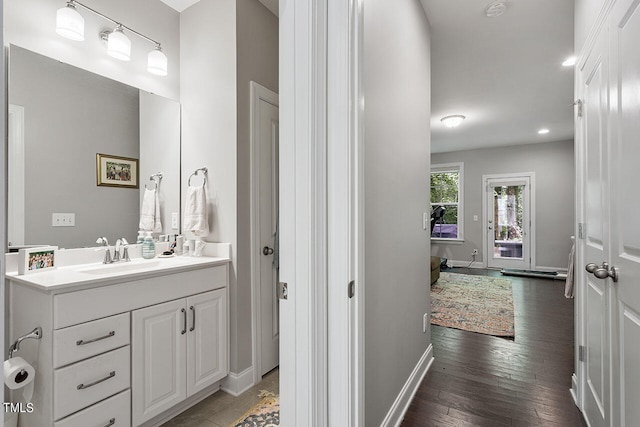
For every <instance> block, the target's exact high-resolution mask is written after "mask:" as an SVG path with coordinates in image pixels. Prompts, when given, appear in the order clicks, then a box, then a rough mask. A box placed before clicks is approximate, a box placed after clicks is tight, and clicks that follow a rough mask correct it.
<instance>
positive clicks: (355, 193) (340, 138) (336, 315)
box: [326, 0, 364, 426]
mask: <svg viewBox="0 0 640 427" xmlns="http://www.w3.org/2000/svg"><path fill="white" fill-rule="evenodd" d="M362 19H363V16H362V2H361V1H354V0H350V1H346V2H345V1H344V0H329V1H328V22H327V24H328V27H329V28H330V30H329V31H328V40H327V43H328V44H327V49H328V51H329V52H331V55H329V58H328V62H327V73H328V83H327V105H328V106H330V107H329V108H328V113H327V129H328V132H327V151H326V155H327V177H326V178H327V237H328V238H327V245H328V246H327V248H328V254H327V267H328V271H327V283H328V292H327V304H328V306H327V309H328V310H327V318H328V330H327V343H328V360H327V362H328V368H327V372H328V385H327V388H328V390H329V391H330V392H329V393H328V407H329V416H328V419H327V423H328V425H329V426H333V425H335V426H364V417H363V414H364V396H363V392H364V386H363V382H364V379H363V371H362V369H361V368H362V367H363V365H364V363H363V359H362V358H363V355H362V350H361V349H362V348H363V347H362V346H363V343H364V336H363V335H364V334H363V333H362V331H361V328H360V327H359V325H361V324H364V321H363V316H364V306H363V304H362V301H363V297H364V291H363V290H364V275H363V274H362V272H363V271H364V269H363V264H364V257H363V256H362V255H363V250H364V244H363V242H362V235H363V224H364V221H362V219H361V218H362V216H363V207H364V199H363V195H364V194H363V193H364V191H363V184H364V179H363V174H362V164H361V161H362V160H363V158H364V156H363V151H362V147H363V146H362V135H363V132H362V125H363V120H362V115H363V111H362V103H361V102H360V100H361V99H362V85H361V75H360V73H361V69H360V61H361V53H362V50H361V49H362V33H361V32H362ZM351 280H355V281H356V285H355V286H356V295H355V296H354V298H352V299H349V298H348V294H347V286H348V284H349V282H350V281H351Z"/></svg>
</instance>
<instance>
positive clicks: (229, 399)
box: [162, 368, 280, 427]
mask: <svg viewBox="0 0 640 427" xmlns="http://www.w3.org/2000/svg"><path fill="white" fill-rule="evenodd" d="M261 390H267V391H270V392H272V393H274V394H279V390H280V374H279V371H278V369H277V368H276V369H274V370H273V371H271V372H269V373H268V374H267V375H265V376H264V377H263V378H262V382H261V383H260V384H258V385H255V386H253V387H252V388H250V389H249V390H247V391H246V392H244V393H243V394H242V395H240V396H238V397H233V396H231V395H230V394H227V393H225V392H224V391H222V390H220V391H218V392H216V393H214V394H213V395H212V396H209V397H208V398H206V399H205V400H203V401H202V402H200V403H198V404H197V405H195V406H192V407H191V408H189V409H187V410H186V411H184V412H183V413H182V414H180V415H178V416H177V417H175V418H174V419H172V420H170V421H168V422H166V423H164V424H163V425H162V427H174V426H188V427H228V426H229V424H231V423H232V422H234V421H235V420H237V419H238V418H239V417H240V416H242V415H243V414H244V413H245V412H247V411H248V410H249V409H250V408H251V407H252V406H253V405H255V404H256V403H258V402H259V401H260V398H259V397H258V394H259V393H260V391H261Z"/></svg>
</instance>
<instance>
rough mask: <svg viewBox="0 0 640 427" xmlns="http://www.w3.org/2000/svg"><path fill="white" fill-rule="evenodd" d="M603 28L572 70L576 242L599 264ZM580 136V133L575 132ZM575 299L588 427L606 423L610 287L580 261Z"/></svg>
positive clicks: (602, 250)
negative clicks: (577, 102) (578, 194)
mask: <svg viewBox="0 0 640 427" xmlns="http://www.w3.org/2000/svg"><path fill="white" fill-rule="evenodd" d="M607 48H608V46H607V31H606V28H604V29H603V30H602V32H601V33H600V36H599V38H598V40H597V41H596V44H595V46H594V48H593V50H592V51H591V53H590V54H589V56H588V57H587V60H586V62H584V63H583V64H581V68H580V69H579V71H578V73H577V78H578V81H579V88H580V91H581V92H582V93H581V94H580V96H581V98H582V100H583V102H584V109H583V114H582V117H578V122H577V123H578V126H577V128H578V135H580V134H581V135H582V140H581V141H580V139H579V141H580V147H581V149H582V160H583V163H582V169H583V170H582V176H581V177H580V182H582V183H583V185H584V188H583V200H582V203H581V205H582V206H583V209H584V211H583V215H584V221H585V224H586V233H585V234H586V235H585V236H584V239H581V240H579V242H580V244H581V246H582V247H581V252H582V254H583V256H582V257H580V260H581V261H582V262H583V263H585V264H586V263H593V264H594V265H598V266H599V265H601V264H602V262H603V261H604V260H607V259H608V257H609V251H608V245H609V227H608V223H609V219H608V212H609V209H608V200H607V199H608V171H607V168H608V163H607V155H608V129H607V127H608V116H609V89H608V88H609V86H608V85H609V82H608V78H609V70H608V67H609V64H608V58H607ZM579 138H580V136H579ZM576 275H577V276H578V277H577V278H579V279H580V280H579V283H582V284H584V286H580V287H579V292H581V293H582V294H581V295H579V301H580V304H581V308H582V311H581V312H582V323H583V327H584V335H583V339H584V346H585V352H584V365H583V369H582V371H581V386H580V387H581V390H582V396H583V404H582V405H583V408H582V410H583V413H584V415H585V417H586V418H587V419H588V421H589V424H590V426H591V427H601V426H608V425H610V416H611V415H610V414H611V402H610V393H609V392H610V387H611V385H610V379H611V371H610V359H611V354H610V348H611V345H610V337H611V335H610V331H611V329H610V327H611V326H610V325H611V320H612V319H611V315H610V309H609V306H610V298H611V296H610V288H609V287H608V283H607V281H605V280H601V279H598V278H596V277H595V275H593V274H590V273H587V271H586V270H585V265H577V266H576Z"/></svg>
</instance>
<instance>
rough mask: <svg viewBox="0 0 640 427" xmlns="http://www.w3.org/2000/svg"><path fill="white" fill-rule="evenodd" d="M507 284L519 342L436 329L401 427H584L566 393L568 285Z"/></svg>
mask: <svg viewBox="0 0 640 427" xmlns="http://www.w3.org/2000/svg"><path fill="white" fill-rule="evenodd" d="M451 271H452V272H456V273H465V274H482V275H492V276H501V274H500V273H499V272H497V271H487V270H478V269H465V268H454V269H452V270H451ZM504 277H508V276H504ZM509 278H510V279H511V281H512V285H513V301H514V308H515V331H516V332H515V335H516V336H515V340H508V339H504V338H497V337H492V336H488V335H482V334H477V333H473V332H466V331H461V330H457V329H450V328H444V327H440V326H432V327H431V331H432V337H433V346H434V356H435V360H434V362H433V366H431V368H430V370H429V372H428V373H427V375H426V376H425V379H424V380H423V382H422V384H421V385H420V387H419V388H418V391H417V393H416V395H415V398H414V400H413V402H412V403H411V405H410V406H409V409H408V410H407V413H406V415H405V418H404V421H403V423H402V426H403V427H414V426H433V427H440V426H492V427H495V426H514V425H517V426H534V425H535V426H561V427H573V426H586V424H585V423H584V421H583V420H582V416H581V414H580V412H579V410H578V409H577V407H576V406H575V405H574V403H573V399H572V397H571V394H570V392H569V388H570V387H571V375H572V373H573V372H574V368H573V343H574V333H573V330H574V323H573V322H574V320H573V312H574V310H573V300H569V299H566V298H565V297H564V281H561V280H549V279H535V278H523V277H509Z"/></svg>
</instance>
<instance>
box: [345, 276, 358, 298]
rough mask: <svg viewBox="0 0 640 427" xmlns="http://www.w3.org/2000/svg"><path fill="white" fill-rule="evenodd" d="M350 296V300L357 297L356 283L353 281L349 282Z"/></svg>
mask: <svg viewBox="0 0 640 427" xmlns="http://www.w3.org/2000/svg"><path fill="white" fill-rule="evenodd" d="M347 292H348V295H349V298H353V297H354V296H355V295H356V281H355V280H352V281H350V282H349V287H348V291H347Z"/></svg>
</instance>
